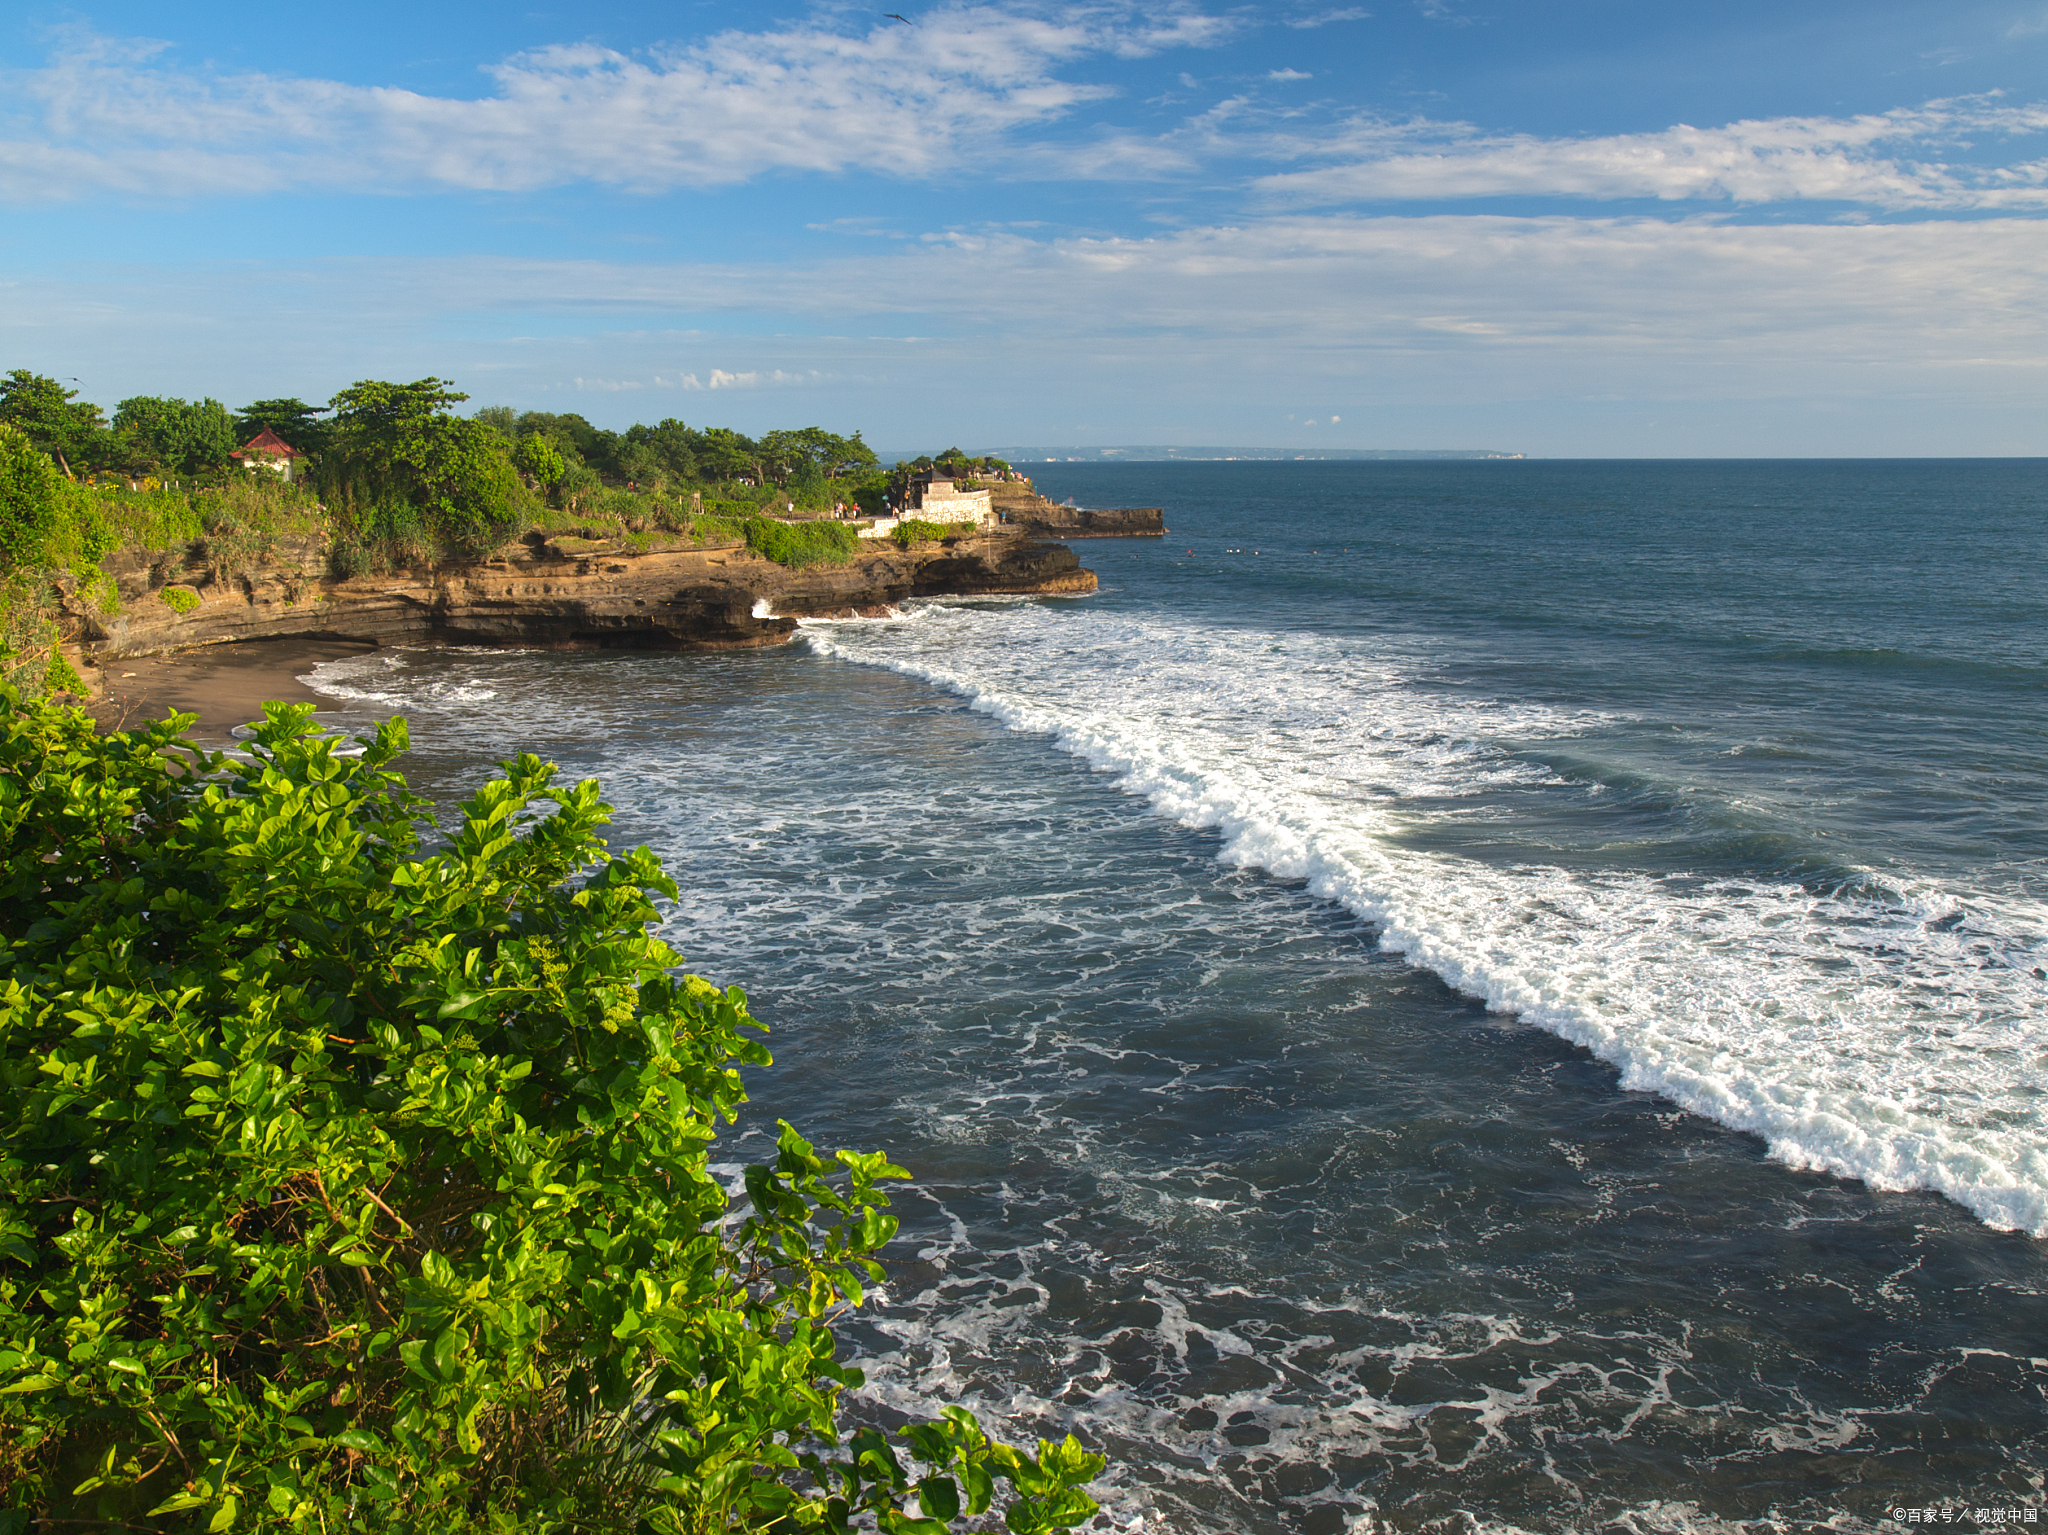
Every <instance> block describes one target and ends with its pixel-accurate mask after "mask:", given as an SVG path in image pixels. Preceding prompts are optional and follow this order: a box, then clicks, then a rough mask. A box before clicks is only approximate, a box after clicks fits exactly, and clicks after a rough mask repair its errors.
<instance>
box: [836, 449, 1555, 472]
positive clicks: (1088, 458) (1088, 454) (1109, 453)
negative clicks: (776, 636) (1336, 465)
mask: <svg viewBox="0 0 2048 1535" xmlns="http://www.w3.org/2000/svg"><path fill="white" fill-rule="evenodd" d="M982 451H985V452H987V453H988V454H990V455H991V456H993V457H996V458H1001V459H1006V460H1008V461H1009V462H1010V463H1012V464H1015V465H1017V466H1018V467H1019V468H1022V467H1024V466H1025V465H1028V464H1035V463H1036V464H1175V463H1221V462H1228V461H1230V460H1233V459H1245V460H1250V461H1253V462H1257V463H1298V462H1305V463H1317V462H1326V461H1327V462H1355V461H1359V460H1380V459H1392V460H1397V461H1401V462H1411V463H1412V462H1415V461H1417V460H1426V459H1460V460H1468V459H1487V458H1502V459H1519V458H1526V457H1527V456H1528V455H1527V454H1524V453H1508V452H1503V451H1501V450H1498V449H1494V448H1240V447H1191V448H1182V447H1165V446H1160V445H1157V444H1154V445H1150V446H1129V447H1107V448H1090V447H1074V446H1071V445H1069V446H1065V447H1062V446H1059V445H1057V444H1054V445H1050V446H1040V447H1013V448H989V449H986V450H982ZM876 456H877V457H879V458H880V459H881V460H882V462H883V463H888V462H890V461H891V460H892V459H893V460H896V461H902V460H905V459H908V458H909V457H910V456H911V455H909V454H898V453H879V454H877V455H876Z"/></svg>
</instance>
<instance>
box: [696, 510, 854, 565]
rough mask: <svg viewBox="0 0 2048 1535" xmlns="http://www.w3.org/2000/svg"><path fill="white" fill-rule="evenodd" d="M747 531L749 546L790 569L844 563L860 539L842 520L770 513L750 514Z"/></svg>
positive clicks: (851, 555) (757, 552)
mask: <svg viewBox="0 0 2048 1535" xmlns="http://www.w3.org/2000/svg"><path fill="white" fill-rule="evenodd" d="M700 521H701V519H700ZM746 535H747V547H748V548H749V549H752V550H753V551H754V552H755V553H756V554H760V555H765V556H766V557H767V558H769V559H771V560H773V561H775V563H776V564H778V565H787V566H788V567H789V568H790V569H791V570H802V569H803V568H804V567H805V566H807V565H844V564H846V563H847V561H849V560H851V559H852V558H853V551H854V548H855V546H856V544H857V542H858V539H859V535H858V534H857V533H856V532H854V530H853V528H852V527H851V526H850V525H849V524H847V523H843V522H826V521H822V520H818V521H811V522H776V521H774V520H773V519H772V518H768V517H749V518H748V519H747V521H746Z"/></svg>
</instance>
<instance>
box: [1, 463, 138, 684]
mask: <svg viewBox="0 0 2048 1535" xmlns="http://www.w3.org/2000/svg"><path fill="white" fill-rule="evenodd" d="M118 544H119V538H118V535H117V534H116V533H115V531H114V529H113V527H112V526H111V525H110V523H109V521H108V519H107V517H106V515H105V513H104V509H103V507H102V504H101V501H100V498H99V497H98V496H97V495H96V494H95V493H94V492H93V491H92V490H91V489H89V488H88V487H86V486H83V485H79V484H77V483H75V482H73V481H71V480H68V479H66V478H65V477H64V476H63V475H62V474H60V473H59V472H58V470H57V466H56V464H55V463H53V462H52V461H51V459H50V456H49V455H48V454H47V453H44V452H41V451H39V450H38V449H37V448H36V447H35V446H34V444H33V443H32V442H31V441H30V440H29V438H28V436H27V435H26V434H25V433H23V432H21V431H19V430H17V429H15V428H14V427H11V426H8V425H6V424H4V423H0V676H5V677H8V678H11V679H15V680H16V681H18V682H20V683H22V684H25V685H29V686H35V687H42V688H49V689H66V690H69V691H72V692H79V693H82V692H83V691H84V684H83V683H82V682H81V681H80V680H79V678H78V676H77V674H76V673H75V672H73V671H72V669H71V666H70V663H68V662H67V661H65V660H64V659H63V657H62V655H61V654H60V653H59V651H58V648H57V646H58V640H59V638H60V631H59V628H58V623H57V614H58V602H57V590H58V589H57V586H56V583H57V582H58V581H59V580H63V581H66V582H68V583H69V587H70V589H71V591H72V592H73V593H74V594H75V595H76V596H78V597H79V598H81V599H83V600H84V601H86V602H90V603H93V604H96V605H98V606H100V607H103V608H105V607H112V606H113V605H114V603H115V601H116V598H115V592H114V586H113V583H112V582H111V581H110V580H109V579H107V577H106V576H105V575H104V573H103V572H102V571H101V570H100V569H99V568H98V561H99V559H100V558H101V556H103V555H105V554H108V553H110V552H111V551H112V550H113V549H114V548H116V547H117V546H118Z"/></svg>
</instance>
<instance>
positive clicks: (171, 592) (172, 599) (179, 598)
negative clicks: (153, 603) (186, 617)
mask: <svg viewBox="0 0 2048 1535" xmlns="http://www.w3.org/2000/svg"><path fill="white" fill-rule="evenodd" d="M157 595H158V596H159V597H161V598H163V600H164V606H165V607H167V608H169V609H170V610H171V611H172V612H174V613H189V612H191V611H192V610H193V609H194V608H196V607H198V606H199V599H198V597H196V596H195V595H193V594H192V593H191V592H188V591H186V590H185V589H184V588H182V587H175V586H167V587H165V588H164V589H163V590H162V591H161V592H159V593H157Z"/></svg>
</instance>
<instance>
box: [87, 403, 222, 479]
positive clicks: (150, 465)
mask: <svg viewBox="0 0 2048 1535" xmlns="http://www.w3.org/2000/svg"><path fill="white" fill-rule="evenodd" d="M114 432H115V434H116V436H117V437H118V438H119V439H120V441H121V444H122V448H123V450H124V452H125V454H126V455H127V457H128V459H129V464H130V467H131V469H161V470H164V471H165V472H168V473H170V474H176V475H195V474H204V473H206V472H208V471H209V470H220V469H224V468H226V467H227V466H228V462H229V460H228V455H229V454H230V453H232V452H233V451H234V450H235V449H236V448H237V447H238V446H240V444H241V442H242V439H241V438H240V437H238V436H236V435H235V423H234V419H233V418H232V417H231V416H229V415H228V409H227V407H226V406H225V405H223V404H221V403H220V401H218V400H201V401H199V402H198V403H197V404H188V403H187V402H186V401H184V400H172V399H163V398H161V397H158V396H155V395H136V396H135V397H133V398H132V399H126V400H123V401H122V402H121V403H120V404H119V405H118V406H116V407H115V409H114Z"/></svg>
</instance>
